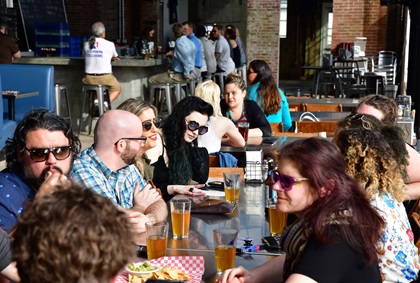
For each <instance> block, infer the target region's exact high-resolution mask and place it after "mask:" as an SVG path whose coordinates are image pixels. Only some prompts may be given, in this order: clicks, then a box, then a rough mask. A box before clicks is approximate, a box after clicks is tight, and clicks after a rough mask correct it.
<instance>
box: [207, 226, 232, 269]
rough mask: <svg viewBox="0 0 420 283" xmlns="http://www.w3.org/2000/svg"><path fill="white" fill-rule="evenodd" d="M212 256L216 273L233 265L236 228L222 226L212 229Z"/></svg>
mask: <svg viewBox="0 0 420 283" xmlns="http://www.w3.org/2000/svg"><path fill="white" fill-rule="evenodd" d="M213 237H214V256H215V258H216V270H217V273H218V274H221V273H222V272H223V271H225V270H226V269H229V268H234V267H235V255H236V240H237V238H238V230H236V229H229V228H222V229H215V230H213Z"/></svg>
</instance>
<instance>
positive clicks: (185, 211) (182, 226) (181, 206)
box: [170, 198, 191, 239]
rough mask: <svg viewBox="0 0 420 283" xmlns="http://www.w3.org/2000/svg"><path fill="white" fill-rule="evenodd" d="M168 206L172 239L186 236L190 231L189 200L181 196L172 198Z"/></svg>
mask: <svg viewBox="0 0 420 283" xmlns="http://www.w3.org/2000/svg"><path fill="white" fill-rule="evenodd" d="M170 206H171V218H172V233H173V234H174V239H183V238H188V233H189V231H190V218H191V200H190V199H181V198H180V199H172V200H171V202H170Z"/></svg>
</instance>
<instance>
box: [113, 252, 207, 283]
mask: <svg viewBox="0 0 420 283" xmlns="http://www.w3.org/2000/svg"><path fill="white" fill-rule="evenodd" d="M149 262H150V263H151V264H156V265H160V266H165V265H168V266H170V267H176V268H178V269H179V270H181V271H183V272H185V273H188V274H189V275H190V276H191V280H189V281H188V283H200V282H201V277H202V276H203V274H204V258H203V257H202V256H164V257H160V258H157V259H152V260H149ZM127 282H128V272H127V271H121V272H120V273H119V274H118V275H117V278H116V280H115V281H114V283H127Z"/></svg>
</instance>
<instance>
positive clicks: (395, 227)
mask: <svg viewBox="0 0 420 283" xmlns="http://www.w3.org/2000/svg"><path fill="white" fill-rule="evenodd" d="M340 125H342V126H343V128H342V129H341V130H340V131H339V132H338V133H337V134H336V137H335V138H334V140H335V142H336V144H337V145H338V147H339V148H340V150H341V152H342V154H343V156H344V159H345V160H346V163H347V172H348V173H349V174H350V175H352V176H353V177H354V178H355V179H356V180H357V181H358V182H359V183H360V184H361V185H362V186H363V187H364V188H365V190H366V192H367V195H368V197H369V199H370V202H371V205H372V206H373V207H374V208H375V209H376V210H377V211H378V213H379V214H380V215H381V217H382V219H384V221H385V227H384V230H383V234H382V236H381V238H380V240H379V241H378V243H377V247H378V250H379V254H378V259H379V267H380V270H381V275H382V279H383V282H411V281H413V280H415V279H416V278H417V274H418V272H419V269H420V263H419V259H418V253H417V248H416V246H415V245H414V241H413V232H412V230H411V226H410V223H409V220H408V217H407V213H406V210H405V208H404V205H403V203H402V201H404V196H405V191H406V184H405V182H406V181H407V172H406V167H407V150H406V148H405V143H404V140H403V138H402V130H401V129H400V128H398V127H397V126H382V127H381V123H380V122H379V121H378V120H377V119H376V118H375V117H373V116H370V115H366V114H356V115H353V116H351V117H347V118H346V119H345V121H342V122H340Z"/></svg>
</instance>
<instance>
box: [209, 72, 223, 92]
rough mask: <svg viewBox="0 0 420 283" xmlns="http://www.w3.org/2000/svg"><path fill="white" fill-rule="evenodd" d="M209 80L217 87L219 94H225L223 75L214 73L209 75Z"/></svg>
mask: <svg viewBox="0 0 420 283" xmlns="http://www.w3.org/2000/svg"><path fill="white" fill-rule="evenodd" d="M211 79H212V80H213V82H215V83H216V84H218V85H219V87H220V93H221V94H223V93H224V92H225V76H224V73H214V74H212V75H211Z"/></svg>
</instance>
